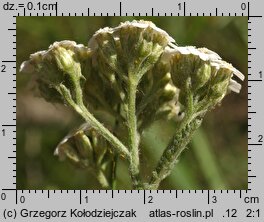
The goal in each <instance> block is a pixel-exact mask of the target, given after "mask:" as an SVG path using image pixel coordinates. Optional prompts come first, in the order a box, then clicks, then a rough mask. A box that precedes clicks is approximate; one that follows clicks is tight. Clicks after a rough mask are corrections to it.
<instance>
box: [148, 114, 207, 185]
mask: <svg viewBox="0 0 264 222" xmlns="http://www.w3.org/2000/svg"><path fill="white" fill-rule="evenodd" d="M201 122H202V119H199V118H196V119H194V120H193V121H192V122H190V123H189V124H187V125H185V127H183V128H182V129H181V130H180V131H177V133H176V134H175V135H174V137H173V138H172V140H171V141H170V143H169V145H168V146H167V148H166V149H165V151H164V153H163V154H162V156H161V158H160V161H159V163H158V165H157V167H156V169H155V170H154V171H153V172H152V177H151V180H150V183H149V185H148V186H147V187H146V188H147V189H158V187H159V184H160V182H161V181H162V180H163V179H165V178H166V177H167V176H168V175H169V174H170V173H171V171H172V170H173V168H174V166H175V164H176V163H177V160H178V158H179V156H180V155H181V153H182V152H183V151H184V150H185V148H186V146H187V144H188V143H189V142H190V140H191V138H192V136H193V133H194V132H195V131H196V129H198V128H199V126H200V125H201Z"/></svg>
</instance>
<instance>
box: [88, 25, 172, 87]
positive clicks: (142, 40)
mask: <svg viewBox="0 0 264 222" xmlns="http://www.w3.org/2000/svg"><path fill="white" fill-rule="evenodd" d="M172 42H174V40H173V39H172V38H171V37H170V36H169V35H168V34H167V33H166V32H165V31H163V30H161V29H159V28H157V27H156V26H155V25H154V24H153V23H151V22H145V21H132V22H125V23H121V24H120V25H119V26H118V27H115V28H104V29H100V30H99V31H97V32H96V33H95V35H94V36H93V37H92V39H91V40H90V41H89V44H88V45H89V46H90V47H91V48H92V49H94V50H96V51H97V54H98V57H97V58H98V59H99V60H104V62H106V63H107V64H108V65H109V67H110V68H111V69H112V70H113V71H115V72H116V73H117V74H118V75H121V76H120V77H119V78H120V79H124V80H125V79H126V78H125V77H124V76H126V77H129V78H133V79H135V81H137V82H139V80H140V79H141V77H142V76H143V75H144V74H145V73H146V72H147V71H148V70H149V69H150V68H151V67H153V65H154V64H155V63H156V62H157V60H158V59H159V57H160V55H161V53H162V52H163V49H164V48H165V47H166V46H167V45H168V44H170V43H172ZM122 76H123V77H122Z"/></svg>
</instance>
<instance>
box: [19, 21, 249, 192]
mask: <svg viewBox="0 0 264 222" xmlns="http://www.w3.org/2000/svg"><path fill="white" fill-rule="evenodd" d="M20 72H24V73H30V74H32V75H33V76H34V78H35V81H36V85H37V86H38V89H39V92H40V94H41V96H42V97H43V98H45V99H46V100H47V101H50V102H59V103H63V104H65V105H66V106H69V107H70V108H72V109H73V110H74V111H76V113H78V114H79V115H80V116H82V117H83V118H84V120H85V121H86V123H85V127H83V126H82V127H81V128H79V129H78V130H76V131H74V133H71V134H69V135H67V137H66V138H64V139H63V141H62V142H61V143H59V145H58V147H57V148H56V152H55V153H56V154H57V155H59V157H60V158H62V159H65V158H67V159H68V160H70V161H71V162H72V163H74V164H75V165H76V166H79V167H81V168H89V169H92V170H94V172H95V174H96V175H97V176H98V177H97V178H98V181H99V182H100V183H101V185H102V186H103V187H104V188H107V189H108V188H113V187H112V185H111V183H110V181H108V177H107V175H106V174H107V173H108V171H109V170H108V168H109V167H110V165H111V162H112V161H114V156H116V155H118V156H119V157H121V158H124V159H126V160H127V161H128V163H129V170H130V174H131V179H132V184H133V188H134V189H142V188H146V189H152V188H155V189H156V188H157V187H158V185H159V183H160V181H161V180H162V179H164V178H165V177H166V176H167V175H169V173H170V170H171V169H172V168H173V166H174V164H175V163H176V162H177V161H176V160H177V159H178V157H179V155H180V153H181V151H182V150H184V148H185V147H186V145H187V144H188V142H189V141H190V139H191V135H192V132H191V131H194V130H196V128H197V127H198V125H200V122H201V120H202V119H203V118H204V115H205V114H206V112H207V111H209V110H212V109H213V108H214V107H215V106H216V105H218V104H220V103H221V101H222V99H223V98H224V97H225V96H226V95H227V94H228V93H229V92H231V91H233V92H236V93H239V92H240V90H241V85H240V83H238V82H237V80H235V78H234V77H237V79H240V80H242V81H243V80H244V75H243V74H242V73H241V72H239V71H238V70H237V69H236V68H234V67H233V66H232V65H231V64H229V63H227V62H225V61H224V60H222V59H221V57H220V56H219V55H218V54H216V53H215V52H213V51H211V50H209V49H206V48H196V47H194V46H186V47H184V46H178V45H176V42H175V40H174V39H173V38H172V37H171V36H170V35H169V34H168V33H167V32H165V31H164V30H162V29H160V28H158V27H157V26H156V25H155V24H153V23H152V22H149V21H143V20H140V21H135V20H134V21H132V22H128V21H127V22H124V23H121V24H120V25H119V26H117V27H114V28H109V27H106V28H103V29H99V30H98V31H97V32H96V33H95V34H94V35H93V36H92V37H91V39H90V40H89V42H88V45H87V46H84V45H82V44H77V43H75V42H74V41H69V40H64V41H61V42H55V43H53V44H52V45H51V46H50V47H49V49H48V50H44V51H40V52H37V53H34V54H32V55H31V56H30V59H29V60H28V61H25V62H23V63H22V64H21V68H20ZM98 111H102V112H105V113H107V115H109V116H111V118H112V119H114V121H112V122H111V123H109V122H108V123H105V122H103V120H101V119H100V120H98V119H97V118H95V114H96V112H98ZM158 119H174V120H176V121H177V123H178V130H177V131H176V132H175V134H177V133H178V134H179V135H188V136H186V138H187V137H188V138H187V139H188V140H187V139H185V138H181V140H179V141H178V142H177V143H175V138H179V136H178V137H177V135H175V136H174V139H173V138H172V141H174V142H171V143H170V145H169V146H168V147H167V148H166V149H165V151H164V155H163V156H162V157H161V160H160V161H159V163H158V169H159V170H157V169H156V170H154V171H153V174H152V175H155V177H153V178H154V179H153V178H152V179H151V180H150V181H149V182H144V181H143V180H142V178H141V174H140V155H139V149H140V137H141V135H142V133H143V131H144V130H145V129H146V128H148V127H149V126H150V125H151V124H152V123H153V122H154V121H156V120H158ZM198 122H199V124H194V123H198ZM191 126H195V127H191ZM187 131H188V132H187ZM181 141H182V142H181ZM168 153H169V154H170V157H168ZM172 157H173V158H174V159H173V160H172ZM168 166H169V167H168ZM162 167H164V169H166V170H163V168H162ZM157 178H160V180H159V179H157ZM153 181H154V182H153ZM152 182H153V183H155V184H154V185H153V184H151V183H152Z"/></svg>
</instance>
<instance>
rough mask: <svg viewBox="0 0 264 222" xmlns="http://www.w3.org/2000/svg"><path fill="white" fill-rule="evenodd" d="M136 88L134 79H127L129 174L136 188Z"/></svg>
mask: <svg viewBox="0 0 264 222" xmlns="http://www.w3.org/2000/svg"><path fill="white" fill-rule="evenodd" d="M136 90H137V84H135V81H132V80H131V81H129V84H128V107H127V125H128V137H129V138H128V144H129V148H130V154H131V160H130V174H131V178H132V183H133V188H134V189H138V188H139V186H140V175H139V151H138V144H139V141H138V135H137V118H136Z"/></svg>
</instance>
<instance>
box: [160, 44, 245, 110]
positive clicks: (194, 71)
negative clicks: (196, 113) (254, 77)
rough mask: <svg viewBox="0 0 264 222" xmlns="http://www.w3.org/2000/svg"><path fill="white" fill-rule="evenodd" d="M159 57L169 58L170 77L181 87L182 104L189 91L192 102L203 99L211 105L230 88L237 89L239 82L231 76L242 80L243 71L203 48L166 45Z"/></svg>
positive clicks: (221, 97) (184, 102)
mask: <svg viewBox="0 0 264 222" xmlns="http://www.w3.org/2000/svg"><path fill="white" fill-rule="evenodd" d="M162 57H163V58H162V60H165V59H167V60H169V61H170V64H171V76H172V80H173V83H174V84H175V86H176V87H178V88H179V89H180V94H179V101H180V103H181V104H182V105H184V106H185V105H187V103H186V102H187V97H188V93H191V94H192V97H193V98H194V101H193V102H194V103H198V102H201V101H202V100H203V104H206V102H205V101H204V100H208V101H207V102H208V103H209V104H211V107H213V106H214V105H216V104H217V103H219V102H220V101H221V100H222V99H223V98H224V96H225V95H226V93H227V92H228V91H229V90H232V91H235V92H239V90H240V88H241V85H240V84H238V83H237V82H236V81H234V80H232V77H233V75H236V76H237V77H238V78H240V79H241V80H244V76H243V74H242V73H240V72H239V71H238V70H236V69H235V68H234V67H233V66H232V65H231V64H228V63H227V62H225V61H223V60H222V59H221V57H220V56H219V55H217V54H216V53H214V52H212V51H210V50H208V49H206V48H199V49H196V48H195V47H193V46H188V47H175V48H174V49H170V48H166V50H165V53H164V55H163V56H162ZM189 80H190V82H189Z"/></svg>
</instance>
